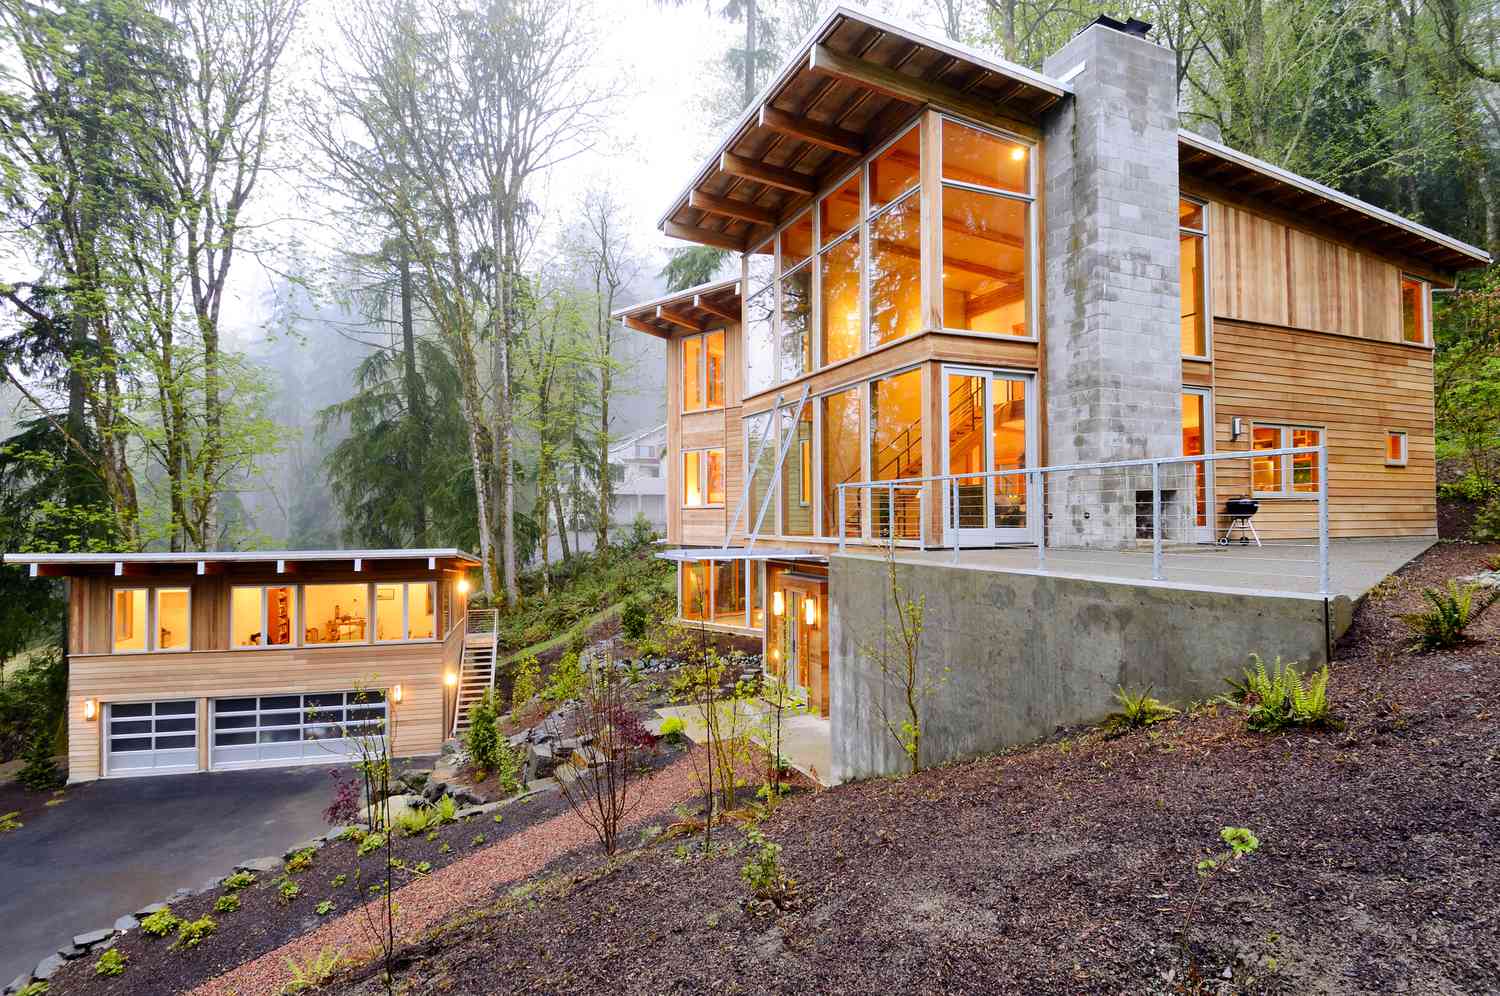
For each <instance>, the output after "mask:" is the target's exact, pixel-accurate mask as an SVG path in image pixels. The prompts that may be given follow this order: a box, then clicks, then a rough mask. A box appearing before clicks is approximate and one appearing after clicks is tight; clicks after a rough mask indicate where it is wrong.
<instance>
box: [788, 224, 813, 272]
mask: <svg viewBox="0 0 1500 996" xmlns="http://www.w3.org/2000/svg"><path fill="white" fill-rule="evenodd" d="M812 243H813V223H812V212H811V211H807V212H804V213H803V215H802V217H800V218H798V219H797V220H796V221H794V222H792V223H791V224H790V225H788V226H787V227H786V228H784V229H782V232H781V268H782V270H790V269H791V268H792V267H794V266H796V265H797V264H798V263H801V262H802V261H803V260H805V259H807V258H808V257H809V256H811V255H812Z"/></svg>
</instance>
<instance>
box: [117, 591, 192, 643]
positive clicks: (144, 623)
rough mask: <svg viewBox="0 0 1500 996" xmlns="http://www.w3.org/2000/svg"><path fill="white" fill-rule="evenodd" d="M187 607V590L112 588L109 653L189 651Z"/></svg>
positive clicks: (188, 592)
mask: <svg viewBox="0 0 1500 996" xmlns="http://www.w3.org/2000/svg"><path fill="white" fill-rule="evenodd" d="M191 606H192V592H191V590H190V589H187V588H116V589H115V590H114V594H113V597H112V598H111V606H110V650H111V651H112V652H114V653H117V654H132V653H145V652H147V651H172V650H188V649H190V648H191V647H192V612H191Z"/></svg>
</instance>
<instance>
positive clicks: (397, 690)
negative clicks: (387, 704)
mask: <svg viewBox="0 0 1500 996" xmlns="http://www.w3.org/2000/svg"><path fill="white" fill-rule="evenodd" d="M403 697H404V690H403V689H402V688H401V685H400V684H399V683H398V684H395V685H392V686H391V702H392V703H393V704H395V705H400V704H401V699H402V698H403Z"/></svg>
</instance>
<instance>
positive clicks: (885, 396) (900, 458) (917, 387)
mask: <svg viewBox="0 0 1500 996" xmlns="http://www.w3.org/2000/svg"><path fill="white" fill-rule="evenodd" d="M922 468H923V463H922V371H921V370H920V369H917V370H908V371H906V372H905V373H899V374H896V375H894V376H891V377H883V378H881V379H879V380H876V381H874V382H872V383H871V384H870V480H872V481H898V480H904V479H907V478H914V477H921V476H922V475H923V469H922ZM869 500H870V505H871V513H872V522H871V530H872V533H873V535H875V536H877V537H881V538H886V537H889V536H891V535H892V528H893V525H894V535H895V536H896V537H897V538H898V539H917V538H918V537H919V536H920V535H921V528H922V523H921V516H920V505H919V501H918V492H917V491H916V490H914V489H897V490H894V491H891V490H881V489H879V488H875V489H873V490H872V492H871V494H870V499H869Z"/></svg>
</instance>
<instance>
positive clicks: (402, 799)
mask: <svg viewBox="0 0 1500 996" xmlns="http://www.w3.org/2000/svg"><path fill="white" fill-rule="evenodd" d="M377 805H379V806H384V807H385V814H386V817H387V818H388V819H389V820H390V822H391V823H395V822H396V821H397V820H399V819H401V817H403V816H405V815H406V814H407V813H409V812H411V811H413V810H415V809H424V808H426V807H427V806H429V805H431V803H429V802H428V801H427V800H426V799H424V798H423V797H422V796H420V795H393V796H391V797H390V798H388V799H386V800H385V801H384V802H383V803H377ZM360 822H362V823H364V824H365V825H366V826H370V825H372V824H373V823H374V822H375V821H373V820H371V819H370V809H369V808H366V809H363V810H361V811H360Z"/></svg>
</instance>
